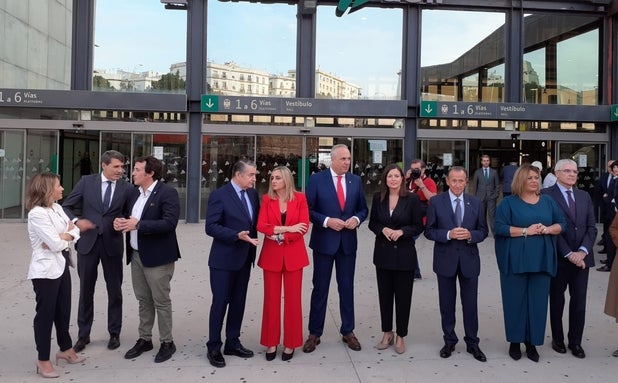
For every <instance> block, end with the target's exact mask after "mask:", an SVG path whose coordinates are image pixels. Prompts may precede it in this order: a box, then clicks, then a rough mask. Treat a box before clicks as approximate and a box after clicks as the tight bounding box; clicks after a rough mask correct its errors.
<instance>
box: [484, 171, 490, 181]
mask: <svg viewBox="0 0 618 383" xmlns="http://www.w3.org/2000/svg"><path fill="white" fill-rule="evenodd" d="M483 172H484V173H485V182H489V170H488V169H483Z"/></svg>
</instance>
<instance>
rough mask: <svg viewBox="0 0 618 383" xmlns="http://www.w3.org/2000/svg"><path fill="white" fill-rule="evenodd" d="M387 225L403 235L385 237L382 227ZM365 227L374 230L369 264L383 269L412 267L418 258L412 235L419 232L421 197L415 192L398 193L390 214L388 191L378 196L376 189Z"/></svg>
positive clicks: (421, 219)
mask: <svg viewBox="0 0 618 383" xmlns="http://www.w3.org/2000/svg"><path fill="white" fill-rule="evenodd" d="M385 227H388V228H390V229H394V230H400V229H401V230H402V231H403V236H401V237H400V238H399V239H398V240H397V241H395V242H393V241H390V240H388V239H387V238H386V237H385V236H384V234H382V229H384V228H385ZM369 229H370V230H371V231H372V232H374V233H375V235H376V239H375V245H374V248H373V264H374V265H376V267H378V268H381V269H387V270H414V269H415V268H416V265H417V262H418V259H417V256H416V247H415V246H414V242H415V241H414V237H416V236H418V235H420V234H421V233H422V232H423V212H422V207H421V201H420V199H419V198H418V196H417V195H416V194H415V193H409V194H407V195H406V196H405V197H399V201H397V206H395V210H393V214H392V215H391V214H390V211H389V208H388V195H387V196H386V197H385V198H384V200H383V201H381V200H380V192H378V193H375V194H374V195H373V203H372V206H371V216H370V218H369Z"/></svg>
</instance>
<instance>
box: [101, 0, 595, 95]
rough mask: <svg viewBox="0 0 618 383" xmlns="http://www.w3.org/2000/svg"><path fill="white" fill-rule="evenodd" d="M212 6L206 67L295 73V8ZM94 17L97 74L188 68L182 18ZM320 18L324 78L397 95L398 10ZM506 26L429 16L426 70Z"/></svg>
mask: <svg viewBox="0 0 618 383" xmlns="http://www.w3.org/2000/svg"><path fill="white" fill-rule="evenodd" d="M208 5H209V8H208V15H209V23H208V31H207V34H208V57H207V58H208V60H210V61H214V62H217V63H224V62H227V61H234V62H236V63H237V64H238V65H240V66H242V67H249V68H253V69H259V70H264V71H266V72H268V73H272V74H286V73H287V72H288V70H293V69H295V59H296V53H295V43H296V7H295V6H290V5H287V4H261V3H258V4H252V3H246V2H241V3H234V2H220V1H215V0H209V1H208ZM95 17H96V24H95V44H96V45H97V46H96V47H95V58H94V68H95V69H107V70H114V69H121V70H125V71H134V72H141V71H145V70H154V71H157V72H159V73H168V72H169V68H170V65H171V64H173V63H177V62H184V61H186V43H185V41H186V24H187V22H186V18H187V13H186V12H185V11H180V10H166V9H164V6H163V4H161V3H160V0H131V1H127V0H97V9H96V16H95ZM316 17H317V29H316V30H317V47H316V64H317V66H318V67H319V68H320V69H321V70H323V71H325V72H328V73H331V74H333V75H335V76H337V77H340V78H343V79H344V80H346V81H348V82H351V83H353V84H355V85H358V86H360V87H362V88H363V93H364V95H366V96H370V97H372V96H385V97H389V96H391V95H394V94H395V93H396V91H397V89H396V88H397V82H398V75H397V72H398V71H399V69H400V67H401V44H402V36H401V25H402V20H403V16H402V11H401V10H399V9H371V8H364V9H361V10H359V11H357V12H354V13H352V14H345V15H344V16H342V17H336V16H335V7H334V6H333V7H326V6H321V7H318V13H317V16H316ZM503 24H504V14H502V13H488V12H455V11H441V10H425V11H423V25H422V55H421V65H422V66H427V65H435V64H443V63H448V62H451V61H453V60H455V59H457V58H458V57H459V56H461V55H462V54H463V53H465V52H466V51H468V50H469V49H470V48H472V47H473V46H475V45H476V44H477V43H478V42H479V41H481V40H482V39H483V38H485V37H487V36H489V35H490V34H491V33H493V32H494V31H495V30H496V29H498V28H500V27H501V26H502V25H503ZM582 57H585V56H582ZM580 60H581V59H580ZM578 65H579V66H581V62H578ZM376 98H377V97H376Z"/></svg>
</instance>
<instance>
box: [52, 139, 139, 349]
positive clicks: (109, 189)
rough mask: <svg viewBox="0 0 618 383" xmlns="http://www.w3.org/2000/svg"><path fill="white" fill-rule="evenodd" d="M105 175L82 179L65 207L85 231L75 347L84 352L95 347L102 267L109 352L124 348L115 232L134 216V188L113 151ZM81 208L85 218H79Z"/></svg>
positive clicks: (120, 247) (106, 157) (119, 245)
mask: <svg viewBox="0 0 618 383" xmlns="http://www.w3.org/2000/svg"><path fill="white" fill-rule="evenodd" d="M101 166H102V168H103V171H102V172H101V174H91V175H87V176H82V178H80V180H79V182H77V184H76V185H75V188H73V191H72V192H71V194H70V195H69V196H68V197H67V198H66V199H65V200H64V203H63V204H62V207H63V208H64V211H65V212H66V214H67V216H69V218H71V220H72V221H73V222H74V223H75V225H76V226H77V227H79V229H80V231H81V232H82V233H81V238H80V239H79V241H78V242H77V244H76V246H75V247H76V249H77V274H78V275H79V307H78V311H77V325H78V327H79V332H78V339H77V342H75V345H74V346H73V348H74V349H75V351H76V352H79V351H81V350H83V349H84V348H85V347H86V345H87V344H88V343H90V330H91V329H92V321H93V318H94V288H95V285H96V282H97V275H98V268H99V262H100V263H101V266H102V267H103V276H104V277H105V285H106V287H107V300H108V301H107V331H108V332H109V335H110V337H109V342H108V343H107V348H108V349H110V350H114V349H116V348H118V347H119V346H120V329H121V327H122V268H123V264H122V254H123V253H124V244H123V237H122V233H121V232H118V231H116V230H114V226H113V222H114V219H115V218H118V217H127V216H128V215H129V214H130V210H129V198H130V196H131V194H132V193H133V191H134V188H133V186H131V184H129V183H128V182H127V181H125V180H123V179H121V177H122V176H123V174H124V168H123V166H124V156H123V155H122V154H121V153H119V152H117V151H115V150H108V151H106V152H105V153H103V155H102V156H101ZM80 209H81V216H80V217H77V216H76V214H77V213H78V211H79V210H80Z"/></svg>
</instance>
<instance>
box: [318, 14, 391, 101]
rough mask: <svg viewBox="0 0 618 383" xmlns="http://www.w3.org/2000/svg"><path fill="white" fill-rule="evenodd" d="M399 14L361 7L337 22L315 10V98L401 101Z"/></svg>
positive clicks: (330, 16)
mask: <svg viewBox="0 0 618 383" xmlns="http://www.w3.org/2000/svg"><path fill="white" fill-rule="evenodd" d="M402 21H403V16H402V11H401V10H400V9H374V8H365V9H363V11H362V12H355V13H352V14H348V15H346V16H345V17H336V16H335V8H334V7H327V6H324V7H319V8H318V10H317V26H316V66H317V68H316V89H315V97H316V98H333V99H372V100H398V99H400V98H401V84H400V81H401V80H400V74H401V57H402V53H401V52H402V49H401V47H402Z"/></svg>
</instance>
